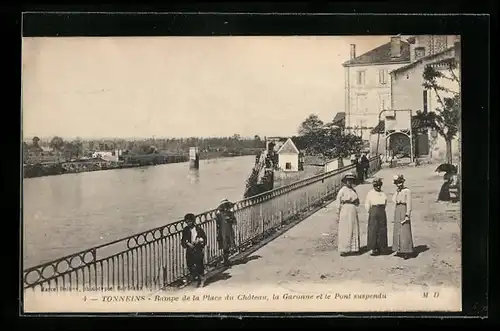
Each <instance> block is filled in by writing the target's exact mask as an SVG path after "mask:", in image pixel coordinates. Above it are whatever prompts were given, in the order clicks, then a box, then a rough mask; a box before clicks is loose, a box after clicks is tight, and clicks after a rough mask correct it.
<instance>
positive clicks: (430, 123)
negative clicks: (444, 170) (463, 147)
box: [416, 62, 462, 164]
mask: <svg viewBox="0 0 500 331" xmlns="http://www.w3.org/2000/svg"><path fill="white" fill-rule="evenodd" d="M446 69H447V70H448V73H449V74H450V75H449V76H448V75H446V74H445V73H444V72H443V71H441V70H436V69H435V68H434V67H432V66H426V67H425V69H424V73H423V78H424V83H423V84H422V86H423V87H424V88H426V89H428V90H432V91H433V92H434V93H435V95H436V98H437V100H438V104H439V106H440V107H437V108H436V109H435V111H430V112H427V113H425V112H419V113H417V115H416V118H418V119H419V120H421V121H422V123H423V124H422V126H424V127H427V128H430V129H434V130H436V132H437V133H438V134H439V135H440V136H441V137H443V139H444V140H445V142H446V161H447V162H448V163H450V164H451V163H452V161H453V160H452V147H451V142H452V141H453V138H455V137H456V135H457V133H458V131H459V125H460V112H461V108H462V106H461V99H460V91H458V92H457V91H454V90H452V89H450V88H447V87H445V86H443V84H442V83H441V82H442V81H443V80H448V81H452V82H455V83H456V84H457V86H460V79H459V78H458V76H457V74H455V71H454V70H455V69H456V64H455V63H453V62H449V63H447V64H446ZM443 94H444V95H447V96H444V95H443Z"/></svg>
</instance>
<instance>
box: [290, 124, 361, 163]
mask: <svg viewBox="0 0 500 331" xmlns="http://www.w3.org/2000/svg"><path fill="white" fill-rule="evenodd" d="M293 140H294V143H295V144H296V145H297V148H299V149H300V150H303V151H305V155H320V156H323V157H324V158H329V159H332V158H337V157H346V156H348V155H350V154H355V153H359V152H360V151H361V149H362V148H363V141H362V139H361V138H360V137H358V136H356V135H354V134H345V133H344V131H343V130H342V128H340V127H338V126H336V125H334V124H333V123H332V122H328V123H324V122H323V121H321V120H320V119H319V118H318V117H317V115H309V116H308V117H307V118H306V119H305V120H304V122H302V124H301V125H300V128H299V136H296V137H293Z"/></svg>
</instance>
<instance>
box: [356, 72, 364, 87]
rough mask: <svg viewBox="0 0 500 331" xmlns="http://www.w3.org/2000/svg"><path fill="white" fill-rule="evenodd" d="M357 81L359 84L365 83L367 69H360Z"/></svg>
mask: <svg viewBox="0 0 500 331" xmlns="http://www.w3.org/2000/svg"><path fill="white" fill-rule="evenodd" d="M356 83H357V84H358V85H365V71H364V70H358V72H357V76H356Z"/></svg>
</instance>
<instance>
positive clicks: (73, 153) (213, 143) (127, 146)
mask: <svg viewBox="0 0 500 331" xmlns="http://www.w3.org/2000/svg"><path fill="white" fill-rule="evenodd" d="M42 146H43V147H48V148H50V150H51V151H52V153H53V154H54V155H60V156H61V157H64V158H79V157H82V156H88V155H89V154H91V153H93V152H95V151H114V150H128V151H131V152H133V153H144V154H148V153H150V152H151V150H152V147H154V148H153V149H154V150H156V149H158V150H166V151H168V152H171V153H177V154H185V153H187V152H188V151H189V148H190V147H193V146H197V147H199V148H200V150H202V151H225V150H226V151H227V150H229V151H232V152H235V153H238V152H241V151H242V150H246V149H254V148H257V149H261V148H264V147H265V141H264V140H262V139H261V138H260V137H259V136H258V135H256V136H254V137H253V138H242V137H241V136H240V135H238V134H235V135H233V136H232V137H211V138H199V137H191V138H149V139H136V140H126V139H100V140H85V139H80V138H77V139H75V140H72V141H65V140H64V139H63V138H61V137H58V136H55V137H52V138H51V139H50V141H48V142H44V143H42V142H41V140H40V138H39V137H34V138H33V139H32V143H31V144H28V143H27V142H24V143H23V151H24V155H25V157H26V158H29V155H30V152H32V153H31V154H33V153H34V154H37V153H39V152H41V150H42Z"/></svg>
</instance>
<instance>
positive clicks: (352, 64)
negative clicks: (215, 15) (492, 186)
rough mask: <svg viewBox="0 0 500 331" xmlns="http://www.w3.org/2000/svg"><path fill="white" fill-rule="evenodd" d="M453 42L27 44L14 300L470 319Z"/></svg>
mask: <svg viewBox="0 0 500 331" xmlns="http://www.w3.org/2000/svg"><path fill="white" fill-rule="evenodd" d="M460 49H461V42H460V36H457V35H387V36H379V35H377V36H375V35H374V36H283V37H279V36H274V37H273V36H252V37H250V36H248V37H244V36H239V37H73V38H66V37H57V38H50V37H44V38H41V37H30V38H28V37H26V38H23V41H22V132H23V135H22V152H23V154H22V156H23V179H22V204H23V208H22V227H23V229H22V234H23V238H22V251H23V254H22V257H21V258H22V264H23V272H22V280H21V284H22V287H23V293H24V296H23V302H24V311H25V312H27V313H30V312H38V313H43V312H85V313H99V312H186V313H193V312H219V313H225V312H227V313H229V312H323V313H324V312H367V313H369V312H389V311H390V312H414V311H420V312H422V311H442V312H452V311H453V312H458V311H461V309H462V308H461V301H462V297H461V295H462V294H461V293H462V280H461V243H462V242H461V207H460V206H461V202H460V200H461V199H460V197H461V190H460V187H461V184H460V178H461V167H460V164H461V150H460V137H461V126H460V112H461V99H460V77H461V76H460V66H461V55H460V54H461V52H460Z"/></svg>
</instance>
